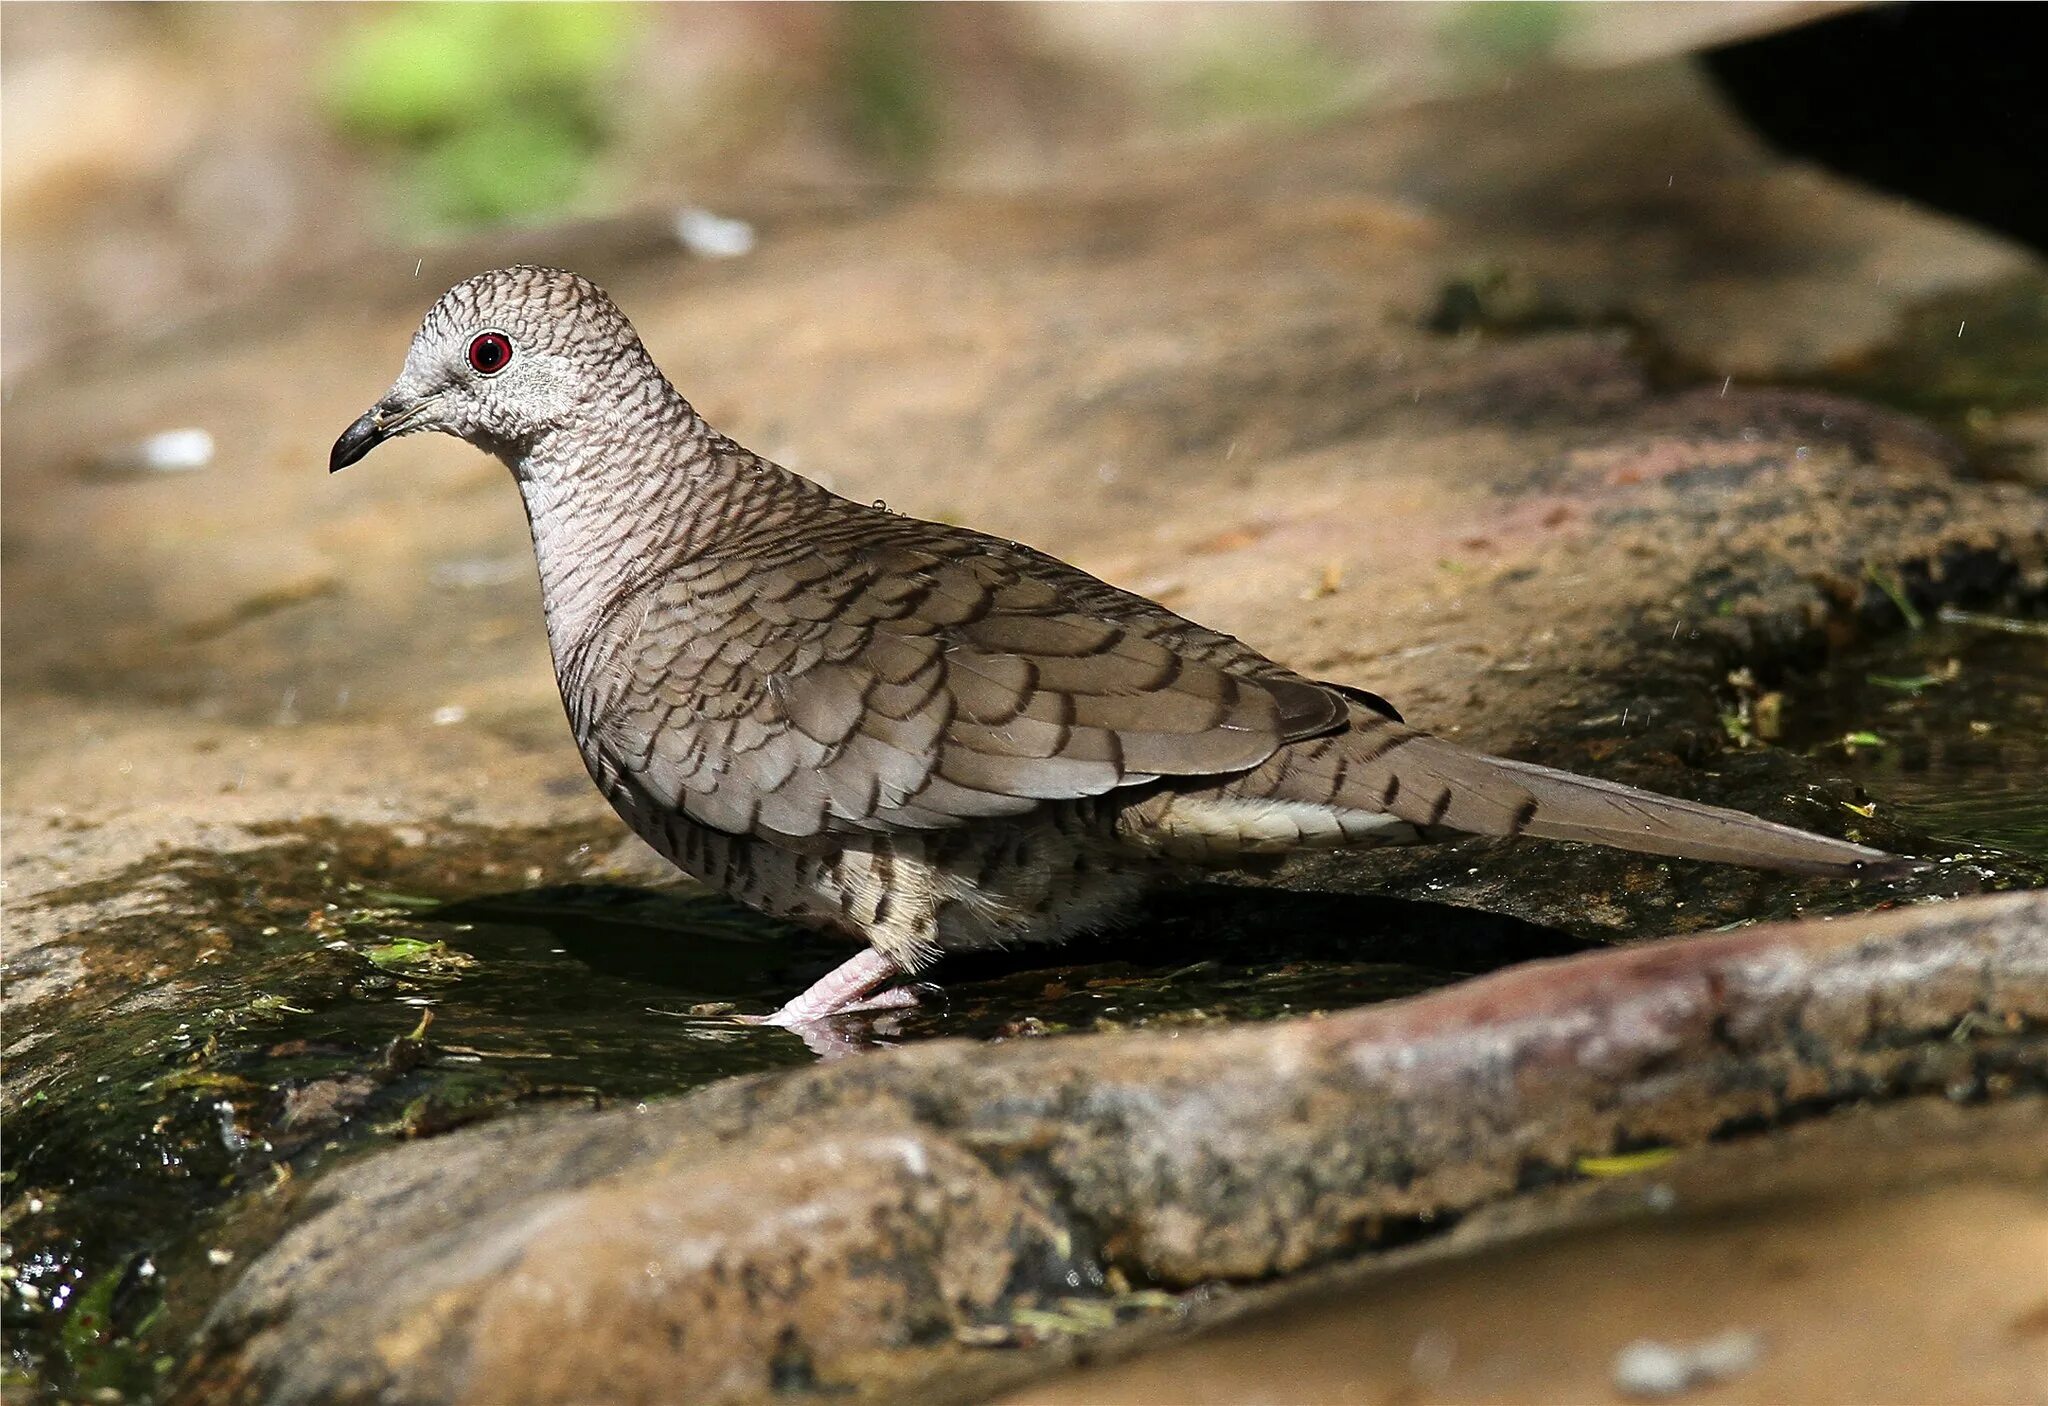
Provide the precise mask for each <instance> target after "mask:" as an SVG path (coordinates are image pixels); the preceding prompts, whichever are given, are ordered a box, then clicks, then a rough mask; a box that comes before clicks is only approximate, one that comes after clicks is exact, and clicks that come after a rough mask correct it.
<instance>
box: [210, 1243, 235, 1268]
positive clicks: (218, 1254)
mask: <svg viewBox="0 0 2048 1406" xmlns="http://www.w3.org/2000/svg"><path fill="white" fill-rule="evenodd" d="M234 1259H235V1252H234V1251H233V1250H223V1249H222V1248H221V1247H220V1246H218V1245H216V1246H214V1247H213V1248H212V1249H211V1250H208V1251H207V1252H206V1262H207V1263H208V1264H232V1263H234Z"/></svg>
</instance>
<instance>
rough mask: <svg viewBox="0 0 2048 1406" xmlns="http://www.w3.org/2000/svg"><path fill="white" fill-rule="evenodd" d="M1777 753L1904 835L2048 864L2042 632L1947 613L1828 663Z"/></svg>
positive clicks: (2024, 623) (2047, 649) (2047, 679)
mask: <svg viewBox="0 0 2048 1406" xmlns="http://www.w3.org/2000/svg"><path fill="white" fill-rule="evenodd" d="M1858 734H1868V735H1869V737H1868V738H1864V737H1858V736H1857V735H1858ZM1845 739H1854V740H1845ZM1871 739H1874V740H1871ZM1780 742H1781V745H1783V746H1786V747H1792V748H1797V749H1799V750H1802V751H1805V752H1807V753H1809V754H1810V755H1812V756H1814V757H1815V758H1816V759H1818V760H1821V761H1823V762H1824V764H1825V765H1827V766H1828V767H1830V768H1831V769H1833V770H1835V771H1836V772H1838V773H1839V774H1842V775H1846V776H1850V777H1854V778H1855V779H1856V780H1857V781H1858V782H1859V783H1860V784H1861V785H1862V787H1863V788H1864V789H1865V790H1866V791H1867V792H1869V794H1870V796H1871V797H1872V798H1873V799H1875V800H1876V801H1877V803H1878V804H1879V805H1883V806H1888V807H1891V808H1893V814H1892V817H1891V818H1892V819H1894V820H1895V821H1897V822H1898V823H1899V824H1901V825H1904V826H1905V827H1907V828H1908V829H1912V830H1916V831H1919V832H1922V833H1924V834H1926V835H1928V836H1929V837H1930V838H1932V839H1936V840H1942V841H1947V842H1949V843H1952V844H1955V845H1957V846H1960V847H1964V848H1975V847H1981V846H1992V847H1996V848H1999V849H2003V850H2007V851H2010V852H2012V853H2016V854H2021V855H2025V856H2027V857H2028V858H2031V859H2034V860H2037V861H2048V624H2044V623H2043V622H2040V621H2028V620H2003V619H2001V618H2000V617H1996V616H1971V615H1958V614H1956V613H1951V616H1950V618H1949V619H1946V620H1936V621H1931V622H1927V624H1926V627H1925V628H1922V629H1920V630H1909V631H1906V632H1904V633H1902V634H1899V635H1896V636H1893V637H1892V638H1890V639H1887V640H1885V641H1883V642H1882V643H1880V644H1878V645H1875V646H1873V647H1871V648H1869V649H1866V650H1863V651H1860V652H1858V653H1856V654H1854V655H1852V656H1849V657H1847V658H1844V659H1841V660H1838V661H1836V663H1835V664H1834V666H1833V667H1832V668H1831V669H1830V670H1829V672H1828V673H1827V674H1826V675H1825V676H1824V677H1823V678H1821V679H1818V680H1815V681H1813V682H1812V683H1811V684H1810V685H1808V686H1805V687H1800V688H1797V689H1795V690H1794V702H1793V704H1792V706H1790V707H1788V709H1787V710H1786V713H1785V732H1784V735H1783V737H1782V738H1781V739H1780Z"/></svg>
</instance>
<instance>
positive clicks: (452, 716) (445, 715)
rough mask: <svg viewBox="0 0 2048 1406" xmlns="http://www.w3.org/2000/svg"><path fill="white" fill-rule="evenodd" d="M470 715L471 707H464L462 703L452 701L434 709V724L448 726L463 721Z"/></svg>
mask: <svg viewBox="0 0 2048 1406" xmlns="http://www.w3.org/2000/svg"><path fill="white" fill-rule="evenodd" d="M468 716H469V709H467V708H465V707H463V706H462V705H461V704H460V703H450V704H449V705H448V706H447V707H445V708H436V709H434V725H435V726H436V727H448V726H450V725H451V724H454V723H459V722H461V721H462V720H463V719H464V718H466V717H468Z"/></svg>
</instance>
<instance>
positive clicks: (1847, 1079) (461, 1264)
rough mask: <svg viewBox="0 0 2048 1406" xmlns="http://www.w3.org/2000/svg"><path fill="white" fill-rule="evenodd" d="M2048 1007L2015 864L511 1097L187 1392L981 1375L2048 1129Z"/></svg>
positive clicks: (270, 1291)
mask: <svg viewBox="0 0 2048 1406" xmlns="http://www.w3.org/2000/svg"><path fill="white" fill-rule="evenodd" d="M2044 1028H2048V897H2044V896H2041V895H2036V894H2017V895H2010V896H2005V897H2001V898H1990V899H1983V900H1978V901H1976V902H1972V903H1963V904H1956V905H1952V906H1949V907H1945V908H1942V909H1940V910H1936V911H1934V912H1921V911H1915V910H1908V911H1904V912H1898V913H1890V914H1882V915H1875V916H1872V917H1867V918H1860V919H1854V920H1843V921H1839V922H1836V923H1833V924H1825V925H1823V924H1797V925H1789V926H1776V927H1771V926H1766V927H1759V928H1754V929H1750V930H1748V931H1744V932H1740V933H1734V934H1727V935H1720V936H1710V937H1696V938H1690V939H1685V940H1683V941H1674V942H1670V943H1663V944H1654V945H1649V946H1644V947H1638V948H1634V949H1630V950H1625V951H1618V952H1604V953H1597V954H1588V955H1584V956H1580V957H1576V958H1568V959H1563V960H1561V961H1556V962H1548V963H1540V964H1531V965H1526V966H1521V967H1517V968H1515V969H1513V970H1510V971H1506V972H1501V973H1498V974H1495V975H1493V976H1491V977H1486V978H1481V979H1479V980H1475V981H1472V982H1468V983H1465V984H1463V985H1461V986H1458V987H1455V988H1453V989H1451V990H1448V991H1444V992H1440V993H1437V994H1435V995H1432V996H1425V997H1420V998H1417V999H1415V1000H1413V1001H1409V1002H1403V1003H1396V1004H1390V1005H1384V1006H1379V1007H1372V1008H1368V1009H1364V1010H1359V1011H1351V1012H1345V1013H1342V1014H1337V1015H1332V1016H1329V1017H1328V1018H1326V1019H1323V1020H1320V1021H1307V1022H1302V1021H1294V1022H1282V1023H1279V1024H1276V1025H1270V1026H1265V1027H1249V1028H1240V1029H1232V1030H1220V1031H1214V1032H1207V1033H1199V1034H1198V1033H1187V1034H1183V1035H1181V1036H1178V1037H1174V1036H1162V1035H1137V1036H1129V1037H1123V1038H1111V1037H1104V1036H1095V1037H1091V1038H1088V1039H1077V1040H1065V1041H1045V1042H1026V1043H1022V1044H1017V1045H1011V1046H1007V1047H1002V1048H1000V1049H998V1050H997V1051H995V1052H993V1053H991V1052H990V1051H987V1050H985V1049H984V1048H982V1047H980V1046H977V1045H972V1044H963V1043H957V1042H950V1041H948V1042H938V1043H933V1044H928V1045H923V1046H920V1047H919V1048H916V1049H913V1050H906V1051H898V1052H895V1053H891V1054H876V1055H871V1056H868V1057H866V1058H863V1059H858V1060H849V1061H844V1062H840V1063H837V1064H831V1065H825V1066H820V1067H818V1068H816V1069H811V1070H805V1071H800V1072H797V1073H792V1074H784V1075H777V1076H769V1077H766V1078H761V1079H753V1080H741V1081H733V1082H727V1083H723V1084H719V1085H716V1086H713V1087H711V1088H709V1089H706V1090H703V1091H701V1092H700V1093H698V1094H695V1095H693V1096H691V1097H689V1098H686V1099H683V1100H680V1101H676V1102H670V1103H665V1104H656V1105H648V1106H644V1107H640V1108H633V1109H620V1110H615V1111H611V1112H605V1113H598V1114H581V1115H574V1114H572V1115H566V1116H555V1117H549V1118H542V1119H535V1120H508V1121H505V1122H501V1123H498V1124H496V1125H494V1126H492V1127H490V1128H486V1129H483V1130H480V1131H476V1132H468V1133H458V1134H455V1135H451V1136H449V1137H447V1138H443V1139H441V1140H439V1141H437V1142H434V1143H431V1144H428V1145H427V1146H425V1147H421V1148H417V1149H408V1150H406V1151H404V1152H400V1153H395V1154H386V1155H385V1156H383V1157H380V1158H377V1159H375V1160H373V1161H371V1162H369V1163H367V1164H365V1165H363V1166H360V1167H357V1168H355V1169H353V1170H351V1171H348V1172H344V1173H340V1174H338V1175H336V1176H334V1177H331V1178H329V1179H328V1180H327V1181H326V1182H325V1183H324V1184H323V1185H322V1187H321V1188H320V1189H319V1190H317V1191H315V1192H314V1193H313V1194H312V1196H311V1198H310V1203H309V1205H308V1206H307V1208H306V1209H307V1210H309V1211H310V1212H311V1216H310V1218H309V1219H308V1220H307V1221H306V1222H305V1223H304V1224H302V1225H301V1226H299V1227H298V1228H296V1229H295V1230H293V1231H292V1232H290V1233H289V1234H288V1235H286V1237H285V1238H284V1239H283V1240H282V1241H281V1242H280V1243H279V1244H278V1246H277V1247H276V1248H275V1249H274V1250H273V1251H271V1252H270V1253H269V1254H268V1255H266V1256H265V1257H264V1258H263V1259H262V1260H261V1261H259V1262H258V1263H257V1264H256V1265H255V1266H254V1267H253V1268H252V1269H251V1270H250V1272H249V1274H248V1275H246V1276H245V1277H244V1278H243V1280H242V1281H241V1282H240V1284H238V1285H237V1286H236V1288H235V1290H234V1291H233V1292H232V1293H231V1294H230V1295H229V1296H228V1297H227V1298H226V1299H225V1300H224V1301H223V1303H222V1305H221V1307H220V1309H219V1310H218V1311H217V1313H216V1314H215V1316H214V1319H213V1321H212V1323H211V1325H210V1329H209V1334H210V1347H209V1352H211V1353H212V1354H215V1355H217V1359H218V1360H217V1363H216V1364H215V1365H211V1366H207V1367H202V1368H201V1370H200V1371H199V1374H198V1376H197V1377H196V1378H195V1379H194V1381H193V1383H192V1384H191V1387H190V1389H189V1390H190V1395H189V1399H192V1400H220V1399H223V1398H225V1397H229V1396H232V1395H234V1394H235V1393H236V1392H240V1393H241V1394H242V1395H243V1396H244V1397H245V1398H246V1399H251V1400H270V1401H280V1402H295V1401H318V1400H325V1399H330V1398H332V1397H335V1396H339V1397H341V1398H342V1399H362V1400H383V1401H408V1402H411V1401H418V1402H430V1401H482V1400H498V1401H511V1400H521V1401H551V1400H563V1399H574V1398H577V1397H589V1398H595V1399H604V1400H613V1401H657V1400H677V1399H682V1400H692V1401H713V1400H756V1399H765V1398H767V1397H769V1396H771V1395H774V1394H775V1393H777V1392H779V1391H785V1390H791V1389H795V1390H800V1391H802V1392H804V1393H819V1394H824V1393H830V1394H835V1395H838V1394H847V1393H860V1394H863V1395H865V1396H867V1397H869V1398H874V1399H890V1398H893V1397H895V1396H897V1395H898V1394H900V1393H901V1392H902V1391H904V1390H905V1389H908V1388H914V1389H917V1390H919V1391H923V1392H925V1393H927V1394H941V1395H944V1394H957V1393H958V1392H959V1391H960V1389H961V1388H962V1387H963V1386H970V1387H983V1388H985V1387H986V1385H987V1384H988V1378H989V1376H990V1375H991V1374H992V1373H994V1374H1000V1373H1001V1372H1002V1371H1003V1369H1004V1368H1005V1367H1009V1368H1019V1367H1022V1366H1024V1365H1026V1363H1023V1362H1018V1361H1015V1360H1013V1361H1011V1362H1007V1363H1005V1362H1002V1361H1001V1360H1000V1359H1002V1358H1003V1357H1004V1356H1005V1355H1006V1352H1005V1349H1006V1348H1009V1347H1011V1346H1013V1345H1016V1344H1020V1343H1023V1344H1029V1343H1032V1342H1034V1341H1040V1340H1042V1339H1044V1338H1046V1337H1048V1336H1051V1337H1055V1338H1059V1337H1061V1336H1063V1337H1064V1338H1065V1339H1066V1340H1067V1341H1068V1342H1069V1344H1070V1345H1071V1343H1072V1342H1073V1340H1075V1339H1083V1340H1085V1338H1086V1337H1087V1336H1089V1329H1090V1327H1091V1326H1092V1327H1093V1328H1094V1329H1095V1330H1097V1331H1100V1330H1103V1329H1107V1328H1110V1327H1113V1326H1114V1325H1115V1324H1116V1323H1117V1322H1118V1321H1119V1319H1121V1318H1125V1317H1134V1316H1140V1315H1143V1314H1172V1313H1175V1312H1180V1311H1186V1306H1185V1305H1184V1304H1182V1303H1181V1302H1179V1301H1178V1299H1177V1298H1176V1296H1177V1295H1179V1294H1184V1293H1187V1292H1190V1291H1198V1290H1200V1289H1201V1288H1202V1286H1204V1285H1208V1284H1211V1283H1214V1282H1216V1281H1224V1282H1254V1283H1255V1282H1259V1281H1264V1280H1270V1279H1274V1278H1276V1277H1279V1276H1282V1275H1285V1274H1287V1273H1289V1272H1292V1271H1297V1270H1301V1269H1303V1268H1306V1267H1309V1266H1313V1265H1316V1264H1319V1263H1326V1262H1328V1261H1330V1260H1332V1259H1335V1258H1337V1257H1339V1256H1345V1255H1359V1254H1368V1255H1369V1254H1370V1253H1371V1252H1372V1251H1373V1250H1374V1249H1375V1248H1376V1247H1379V1246H1384V1245H1389V1244H1396V1245H1398V1244H1401V1243H1403V1242H1408V1241H1413V1240H1417V1239H1422V1238H1427V1237H1431V1236H1436V1235H1441V1234H1444V1233H1445V1232H1447V1231H1448V1230H1449V1229H1450V1228H1451V1227H1452V1226H1453V1225H1454V1224H1455V1223H1456V1221H1457V1219H1458V1218H1459V1217H1460V1216H1461V1215H1463V1214H1466V1213H1468V1212H1470V1211H1472V1210H1474V1209H1476V1208H1478V1207H1481V1206H1484V1205H1487V1204H1490V1203H1496V1202H1500V1201H1502V1200H1505V1199H1507V1198H1509V1197H1511V1196H1512V1195H1514V1194H1515V1193H1516V1192H1518V1191H1526V1190H1528V1189H1530V1188H1534V1187H1540V1186H1543V1185H1545V1184H1549V1183H1555V1182H1561V1181H1568V1180H1572V1179H1574V1178H1583V1177H1587V1176H1593V1175H1599V1174H1601V1173H1603V1172H1606V1171H1610V1170H1612V1164H1613V1163H1615V1162H1619V1163H1621V1164H1623V1165H1626V1164H1627V1162H1628V1159H1630V1158H1631V1157H1634V1158H1635V1159H1637V1160H1638V1161H1641V1162H1644V1163H1647V1164H1648V1165H1649V1166H1652V1167H1654V1166H1656V1165H1658V1162H1659V1161H1660V1160H1661V1159H1660V1158H1659V1157H1657V1156H1654V1155H1646V1151H1647V1150H1649V1149H1658V1150H1662V1149H1669V1148H1677V1147H1688V1146H1696V1145H1699V1144H1703V1143H1706V1142H1709V1141H1712V1140H1715V1139H1725V1138H1730V1137H1736V1138H1749V1139H1757V1138H1758V1135H1759V1134H1760V1133H1762V1132H1763V1131H1764V1130H1766V1129H1770V1128H1773V1127H1781V1126H1785V1125H1788V1124H1792V1123H1796V1122H1802V1121H1806V1120H1809V1119H1813V1118H1818V1117H1822V1116H1825V1115H1826V1114H1827V1113H1828V1112H1830V1111H1832V1110H1834V1109H1836V1108H1839V1107H1842V1106H1847V1105H1853V1106H1856V1107H1859V1108H1867V1107H1869V1106H1870V1105H1871V1104H1873V1103H1878V1102H1883V1101H1885V1100H1891V1099H1897V1100H1913V1099H1924V1098H1927V1097H1932V1098H1934V1099H1936V1100H1941V1099H1948V1100H1952V1101H1957V1102H1969V1101H1979V1100H1983V1101H1987V1102H1990V1103H1993V1104H1997V1103H2002V1102H2004V1101H2006V1100H2017V1101H2019V1102H2020V1103H2021V1104H2023V1105H2025V1106H2026V1109H2027V1111H2028V1112H2030V1113H2032V1114H2033V1115H2035V1118H2034V1121H2033V1122H2032V1124H2031V1125H2030V1126H2031V1127H2032V1130H2033V1131H2034V1132H2036V1133H2038V1132H2039V1131H2041V1130H2042V1128H2044V1127H2048V1122H2044V1121H2043V1120H2041V1118H2040V1116H2039V1115H2040V1114H2041V1112H2042V1106H2041V1095H2042V1094H2043V1093H2044V1092H2048V1044H2044V1041H2043V1035H2042V1031H2043V1029H2044ZM1665 1155H1668V1154H1665ZM1766 1155H1767V1154H1766ZM1134 1285H1136V1286H1143V1287H1144V1288H1145V1289H1146V1290H1148V1291H1150V1292H1149V1293H1144V1294H1137V1295H1133V1294H1132V1293H1130V1292H1129V1291H1130V1289H1131V1287H1132V1286H1134ZM1033 1315H1051V1316H1052V1318H1053V1320H1054V1321H1055V1322H1057V1323H1059V1324H1060V1325H1061V1326H1060V1329H1059V1332H1058V1333H1057V1334H1048V1333H1047V1332H1045V1331H1044V1326H1045V1325H1044V1321H1043V1319H1035V1318H1034V1316H1033ZM880 1354H887V1355H888V1361H887V1367H886V1372H885V1376H884V1377H883V1379H882V1380H879V1381H878V1380H876V1379H875V1377H874V1376H873V1375H871V1374H872V1373H873V1372H874V1371H875V1360H876V1358H877V1356H878V1355H880ZM989 1357H994V1358H996V1359H997V1361H996V1362H994V1363H990V1362H987V1361H985V1360H978V1359H987V1358H989Z"/></svg>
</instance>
